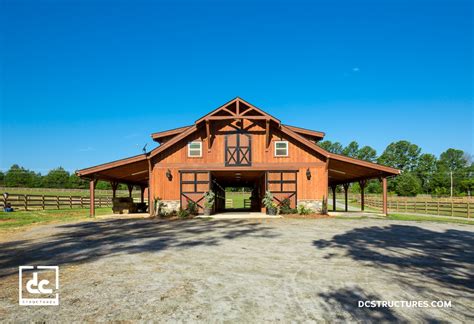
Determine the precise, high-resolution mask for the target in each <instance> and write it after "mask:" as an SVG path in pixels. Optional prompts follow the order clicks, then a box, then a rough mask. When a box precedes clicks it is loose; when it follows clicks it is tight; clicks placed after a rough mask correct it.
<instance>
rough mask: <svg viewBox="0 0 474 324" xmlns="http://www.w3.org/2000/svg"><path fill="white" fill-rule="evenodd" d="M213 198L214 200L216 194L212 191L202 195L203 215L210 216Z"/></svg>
mask: <svg viewBox="0 0 474 324" xmlns="http://www.w3.org/2000/svg"><path fill="white" fill-rule="evenodd" d="M215 198H216V194H215V193H214V191H212V190H209V191H208V192H206V193H205V194H204V215H205V216H210V215H211V214H212V209H213V208H214V200H215Z"/></svg>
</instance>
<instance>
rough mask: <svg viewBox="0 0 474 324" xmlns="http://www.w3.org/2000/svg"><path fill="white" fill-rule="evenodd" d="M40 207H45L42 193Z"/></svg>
mask: <svg viewBox="0 0 474 324" xmlns="http://www.w3.org/2000/svg"><path fill="white" fill-rule="evenodd" d="M41 207H43V210H44V209H45V207H44V195H41Z"/></svg>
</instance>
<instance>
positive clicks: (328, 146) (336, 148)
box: [318, 141, 344, 154]
mask: <svg viewBox="0 0 474 324" xmlns="http://www.w3.org/2000/svg"><path fill="white" fill-rule="evenodd" d="M318 144H319V146H321V147H322V148H323V149H325V150H326V151H329V152H331V153H336V154H342V151H343V150H344V148H343V146H342V144H341V143H339V142H334V143H333V142H331V141H322V142H319V143H318Z"/></svg>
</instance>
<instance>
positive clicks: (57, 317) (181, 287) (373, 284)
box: [0, 219, 474, 323]
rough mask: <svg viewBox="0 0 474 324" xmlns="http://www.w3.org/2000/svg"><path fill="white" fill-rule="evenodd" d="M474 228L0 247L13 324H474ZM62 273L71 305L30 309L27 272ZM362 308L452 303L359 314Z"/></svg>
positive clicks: (152, 233) (127, 231) (87, 234)
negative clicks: (23, 294)
mask: <svg viewBox="0 0 474 324" xmlns="http://www.w3.org/2000/svg"><path fill="white" fill-rule="evenodd" d="M473 247H474V227H472V226H470V225H454V224H437V223H416V222H400V221H386V220H377V219H364V220H341V219H316V220H312V219H306V220H298V219H271V220H258V221H257V220H251V221H249V220H218V221H217V220H205V219H195V220H188V221H159V220H153V219H107V220H102V221H95V222H82V223H72V224H66V225H45V226H38V227H34V228H32V229H30V230H28V231H26V232H21V233H18V235H17V237H14V236H13V237H9V238H8V241H4V242H3V243H0V251H1V254H0V318H1V319H3V320H4V321H9V322H18V321H28V322H31V321H36V322H41V321H61V322H70V321H143V320H153V321H159V322H168V321H181V322H190V321H191V322H277V321H281V322H289V321H293V322H295V321H296V322H302V321H318V322H321V321H326V322H346V321H358V322H377V323H380V322H408V321H410V322H413V321H417V322H432V321H446V322H468V321H470V320H471V321H472V320H473V317H474V311H473V306H474V304H473V300H474V268H473V267H474V266H473V263H474V250H473ZM19 265H58V266H59V268H60V289H59V293H60V305H59V306H19V305H18V266H19ZM359 300H388V301H400V300H406V301H425V300H426V301H437V300H446V301H451V302H452V306H451V307H450V308H431V307H430V308H410V307H398V308H359V307H358V301H359Z"/></svg>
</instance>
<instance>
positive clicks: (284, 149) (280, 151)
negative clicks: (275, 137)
mask: <svg viewBox="0 0 474 324" xmlns="http://www.w3.org/2000/svg"><path fill="white" fill-rule="evenodd" d="M275 156H288V141H275Z"/></svg>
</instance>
